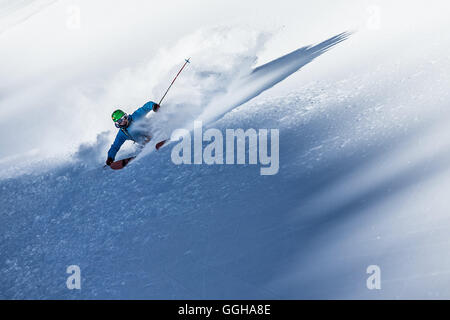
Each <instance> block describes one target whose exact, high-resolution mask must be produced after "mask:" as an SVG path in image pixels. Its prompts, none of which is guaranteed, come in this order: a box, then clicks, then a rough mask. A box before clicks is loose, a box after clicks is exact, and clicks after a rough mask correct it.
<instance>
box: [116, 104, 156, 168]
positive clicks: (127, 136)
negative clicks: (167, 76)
mask: <svg viewBox="0 0 450 320" xmlns="http://www.w3.org/2000/svg"><path fill="white" fill-rule="evenodd" d="M154 104H155V103H154V102H153V101H149V102H147V103H146V104H144V105H143V106H142V107H140V108H139V109H137V110H136V111H135V112H133V114H131V115H130V116H129V118H128V121H130V123H129V124H128V127H127V128H125V129H120V130H119V132H118V133H117V136H116V139H115V140H114V142H113V144H112V145H111V148H109V151H108V158H112V159H113V160H114V159H115V158H116V154H117V152H119V149H120V147H121V146H122V145H123V144H124V142H125V141H127V140H132V141H134V142H137V143H144V142H145V140H146V139H148V138H149V134H148V132H146V131H145V130H144V129H145V128H143V127H144V126H139V124H137V122H138V121H139V120H141V119H144V118H145V116H146V115H147V114H148V113H149V112H150V111H152V110H153V105H154Z"/></svg>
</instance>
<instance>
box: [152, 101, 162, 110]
mask: <svg viewBox="0 0 450 320" xmlns="http://www.w3.org/2000/svg"><path fill="white" fill-rule="evenodd" d="M160 107H161V106H160V105H159V104H157V103H154V104H153V111H154V112H156V111H158V110H159V108H160Z"/></svg>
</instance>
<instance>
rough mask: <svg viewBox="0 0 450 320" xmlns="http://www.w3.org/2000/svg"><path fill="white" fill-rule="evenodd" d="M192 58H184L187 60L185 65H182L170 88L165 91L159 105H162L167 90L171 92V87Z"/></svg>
mask: <svg viewBox="0 0 450 320" xmlns="http://www.w3.org/2000/svg"><path fill="white" fill-rule="evenodd" d="M190 59H191V58H189V59H184V61H186V62H185V63H184V64H183V66H182V67H181V69H180V71H178V73H177V75H176V76H175V78H174V79H173V81H172V83H171V84H170V86H169V88H167V90H166V93H164V95H163V97H162V98H161V100H160V101H159V103H158V104H159V105H161V102H162V101H163V100H164V97H165V96H166V94H167V92H169V90H170V88H171V87H172V85H173V83H174V82H175V80H177V78H178V75H179V74H180V73H181V71H183V69H184V67H185V66H186V65H187V64H188V63H190V61H189V60H190Z"/></svg>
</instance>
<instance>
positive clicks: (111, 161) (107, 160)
mask: <svg viewBox="0 0 450 320" xmlns="http://www.w3.org/2000/svg"><path fill="white" fill-rule="evenodd" d="M113 162H114V159H113V158H108V159H106V165H107V166H110V165H111V163H113Z"/></svg>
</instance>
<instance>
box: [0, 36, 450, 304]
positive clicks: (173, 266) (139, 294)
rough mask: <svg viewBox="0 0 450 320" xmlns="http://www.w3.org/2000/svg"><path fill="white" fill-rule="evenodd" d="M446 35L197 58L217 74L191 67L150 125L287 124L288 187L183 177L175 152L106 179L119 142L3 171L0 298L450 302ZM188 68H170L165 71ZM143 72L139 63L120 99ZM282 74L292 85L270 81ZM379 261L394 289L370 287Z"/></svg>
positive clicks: (188, 171) (214, 173)
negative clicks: (261, 60) (71, 283)
mask: <svg viewBox="0 0 450 320" xmlns="http://www.w3.org/2000/svg"><path fill="white" fill-rule="evenodd" d="M224 34H226V33H222V32H218V33H217V34H216V35H217V38H218V39H221V37H222V36H223V35H224ZM257 34H258V33H257ZM388 34H391V33H389V32H388ZM430 34H431V33H430V32H429V31H428V30H424V31H422V32H417V33H414V34H413V35H412V37H407V36H404V34H400V35H397V36H395V37H393V38H390V37H387V36H384V35H383V36H381V37H379V38H376V37H370V36H369V34H368V33H367V32H360V33H355V34H353V35H352V36H351V37H349V38H348V39H347V40H346V41H344V42H342V43H339V45H337V46H335V47H334V48H333V49H331V50H329V52H326V53H324V54H323V55H322V56H320V57H317V56H318V55H319V54H322V53H323V51H324V49H326V48H328V47H329V45H330V41H331V42H332V43H333V44H337V43H338V42H339V41H340V40H342V39H343V38H342V36H338V37H337V38H331V39H329V40H326V41H325V42H319V43H318V44H317V45H314V46H311V47H304V48H302V49H299V50H296V51H293V52H292V53H291V54H289V55H287V56H283V57H280V58H279V59H275V60H272V61H271V62H269V63H267V64H262V65H261V66H260V67H257V68H255V69H254V70H253V69H252V67H253V65H254V63H255V57H258V52H259V50H260V47H261V43H260V42H259V41H260V40H258V39H259V38H258V36H256V37H253V38H252V39H254V40H255V41H254V42H252V43H250V44H248V45H247V46H244V47H240V48H238V49H237V50H238V53H240V54H238V53H236V52H227V51H226V50H225V49H224V47H225V48H226V46H224V47H223V46H219V48H220V49H221V51H220V50H219V52H218V51H217V50H216V51H214V52H212V49H211V47H212V48H217V45H216V44H214V43H213V44H211V43H207V44H205V47H203V48H201V49H199V50H200V51H198V52H197V53H198V57H205V56H207V53H209V54H210V55H213V56H216V57H217V59H218V64H219V65H214V63H213V62H211V61H214V60H211V59H210V60H206V59H202V58H198V59H196V58H195V56H193V57H192V61H193V63H192V65H191V66H189V68H191V69H190V72H189V69H187V70H186V73H185V74H183V76H185V77H184V80H182V79H183V78H180V80H181V81H180V82H179V83H177V86H178V87H177V88H178V89H177V90H174V93H173V95H172V96H171V99H170V100H169V101H168V103H167V109H165V111H164V112H163V110H162V112H161V114H160V115H159V114H156V115H152V116H151V117H150V120H154V121H153V123H154V126H155V128H154V130H155V131H156V132H158V133H159V134H161V135H163V134H164V133H166V132H167V131H170V129H172V128H171V127H169V128H166V127H165V126H166V124H167V123H168V122H165V121H163V120H165V119H172V118H173V117H174V116H175V115H176V114H177V111H179V110H180V108H181V107H182V105H181V102H182V101H186V100H188V101H189V102H188V103H187V106H188V107H189V108H187V110H188V112H180V114H181V116H180V118H179V119H178V118H177V119H174V121H173V123H170V125H171V126H176V127H178V126H189V124H190V123H191V121H192V119H198V118H200V119H203V120H205V122H207V123H208V124H209V125H210V126H213V127H215V128H218V129H221V130H225V129H227V128H244V129H247V128H256V129H259V128H278V129H279V130H280V170H279V173H278V174H276V175H273V176H261V175H260V174H259V166H255V165H229V166H228V165H221V166H220V165H213V166H208V165H180V166H176V165H174V164H173V163H172V161H171V148H172V145H168V146H167V147H164V148H162V149H161V150H160V151H158V152H154V151H152V148H151V146H150V147H149V148H148V149H146V151H148V152H147V153H146V154H145V155H144V156H142V157H141V158H140V159H138V160H136V161H135V162H133V163H132V164H131V165H130V166H129V167H127V168H125V169H124V170H122V171H118V172H115V171H112V170H105V169H103V168H101V166H102V161H104V155H105V152H106V150H107V147H108V144H109V143H110V141H111V133H108V132H104V133H102V134H99V135H98V137H97V140H96V142H93V143H86V144H84V145H81V146H80V147H79V148H78V152H77V153H76V154H75V157H74V158H73V160H72V161H71V162H67V161H66V159H64V158H62V159H48V160H45V161H40V162H33V163H26V164H24V165H21V166H14V165H8V166H7V165H5V164H4V168H5V170H3V172H2V176H1V180H0V191H1V203H2V206H1V207H0V230H1V232H0V274H1V279H2V282H1V283H0V297H1V298H5V299H19V298H39V299H53V298H58V299H91V298H125V299H126V298H145V299H148V298H167V299H175V298H178V299H183V298H189V299H195V298H208V299H214V298H217V299H221V298H233V299H240V298H253V299H259V298H261V299H265V298H269V299H273V298H274V299H277V298H287V299H299V298H307V299H308V298H344V299H345V298H368V299H380V298H448V297H449V296H450V289H449V287H448V285H447V283H448V281H449V280H450V277H449V270H450V259H449V257H448V255H447V254H446V252H448V251H449V246H450V242H449V241H448V234H449V231H450V230H449V229H450V221H449V218H448V207H449V203H448V196H447V191H446V190H447V186H448V185H449V184H450V171H449V165H448V163H449V156H450V154H449V152H448V150H449V148H448V147H449V141H450V139H449V135H450V131H449V130H448V129H447V127H448V126H447V120H448V118H449V116H450V114H449V111H448V101H450V97H449V93H448V87H449V84H450V79H449V76H448V74H450V73H449V70H450V61H449V58H448V57H447V56H446V55H445V54H443V52H446V51H445V50H444V49H446V48H447V49H448V48H449V41H448V39H443V38H441V37H439V35H434V36H430ZM196 37H199V38H200V39H202V36H201V35H200V36H199V35H198V34H196V35H194V38H196ZM192 39H193V38H192V37H188V38H187V40H186V41H187V42H189V41H192ZM412 40H414V41H412ZM261 41H262V40H261ZM218 42H219V43H220V42H221V40H219V41H218ZM243 42H247V40H245V39H244V40H243ZM263 43H264V41H263ZM182 46H183V47H184V44H182ZM209 46H211V47H209ZM173 51H177V50H173ZM243 53H244V54H243ZM177 54H178V52H177ZM316 57H317V59H314V58H316ZM155 59H156V60H154V61H153V62H151V63H150V66H155V65H158V64H159V63H160V61H161V60H159V58H158V57H156V58H155ZM313 59H314V60H313ZM171 61H172V60H171ZM204 61H208V62H204ZM224 61H228V62H229V63H219V62H224ZM208 63H210V64H212V65H209V64H208ZM221 65H222V67H223V69H220V66H221ZM323 65H324V66H326V67H324V69H321V67H320V66H323ZM176 68H177V66H176V65H174V64H173V63H171V64H170V65H164V63H162V62H161V66H160V69H158V68H155V70H156V71H155V75H154V76H155V77H157V76H158V74H159V73H160V72H161V73H166V71H167V70H176ZM218 68H219V69H218ZM299 68H301V69H300V71H299V72H297V73H295V74H293V72H295V71H297V70H298V69H299ZM143 70H144V71H143V72H142V73H145V68H143ZM211 70H216V71H217V73H211ZM252 70H253V71H252ZM167 73H168V74H172V72H167ZM301 74H303V76H304V78H295V77H296V76H297V75H301ZM124 75H127V76H125V77H124ZM289 75H291V76H290V77H289V78H286V77H287V76H289ZM141 76H142V74H141V73H139V72H135V71H133V70H126V71H124V73H122V74H121V76H120V77H119V78H120V79H122V80H120V81H118V80H113V81H112V83H111V84H109V85H108V86H107V89H106V91H108V90H110V91H114V92H117V90H116V89H117V88H118V87H121V88H124V85H126V83H127V81H128V82H129V83H130V84H129V86H130V88H131V87H136V83H143V82H144V81H141V80H142V79H143V78H142V77H141ZM167 77H170V75H167ZM123 79H125V80H123ZM144 79H145V80H148V79H146V78H144ZM192 79H196V80H198V81H191V80H192ZM242 79H244V80H242ZM283 79H285V80H284V81H283V82H281V83H280V84H283V83H285V82H288V81H290V80H292V82H290V87H285V89H283V88H277V87H273V88H271V87H272V86H273V85H275V84H276V83H278V82H279V81H281V80H283ZM299 79H300V80H299ZM117 81H118V82H117ZM162 82H164V81H162ZM164 83H165V82H164ZM119 85H120V86H119ZM190 86H192V87H190ZM163 87H164V86H163V85H161V88H159V87H158V86H156V87H155V92H156V93H158V92H161V91H163V90H164V88H163ZM125 88H127V87H125ZM183 88H186V89H183ZM286 88H287V89H286ZM277 89H278V90H279V91H277ZM124 90H125V89H124ZM135 90H137V92H141V93H143V92H144V91H145V90H144V85H143V86H142V88H137V89H135ZM264 90H266V91H264ZM282 90H286V91H285V92H283V91H282ZM262 91H264V92H262ZM258 94H260V95H259V96H257V97H256V98H254V99H250V98H252V97H253V96H256V95H258ZM97 95H98V92H95V93H94V94H93V96H97ZM117 95H118V96H120V95H121V93H117ZM118 96H115V95H114V94H113V95H105V97H100V98H99V101H100V102H98V101H94V102H92V97H91V96H89V95H86V96H85V99H84V100H82V101H84V102H86V103H99V104H100V103H105V101H109V99H110V100H116V98H118ZM137 96H139V95H137ZM155 96H158V95H157V94H155ZM139 98H140V97H139ZM186 98H190V99H186ZM121 99H122V100H121ZM135 99H136V100H135V101H134V100H133V101H132V103H136V104H137V103H138V98H135ZM118 100H121V101H125V100H126V99H125V97H123V96H122V97H119V99H118ZM141 102H142V101H141ZM242 103H244V104H242ZM241 104H242V105H241ZM239 105H240V106H239ZM237 106H238V107H237ZM236 107H237V108H236ZM157 117H159V121H156V120H158V118H157ZM209 121H211V122H209ZM158 125H159V127H158ZM167 125H169V124H167ZM164 130H166V131H164ZM131 150H132V146H127V150H126V151H125V152H123V153H122V155H124V154H125V153H126V152H131ZM373 264H375V265H379V266H380V268H381V270H382V290H373V291H370V290H368V289H367V288H366V279H367V277H368V275H367V274H366V268H367V267H368V266H369V265H373ZM69 265H79V266H80V268H81V272H82V289H81V290H79V291H77V290H73V291H70V290H68V289H67V288H66V278H67V276H68V275H67V274H66V272H65V271H66V268H67V266H69Z"/></svg>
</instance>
